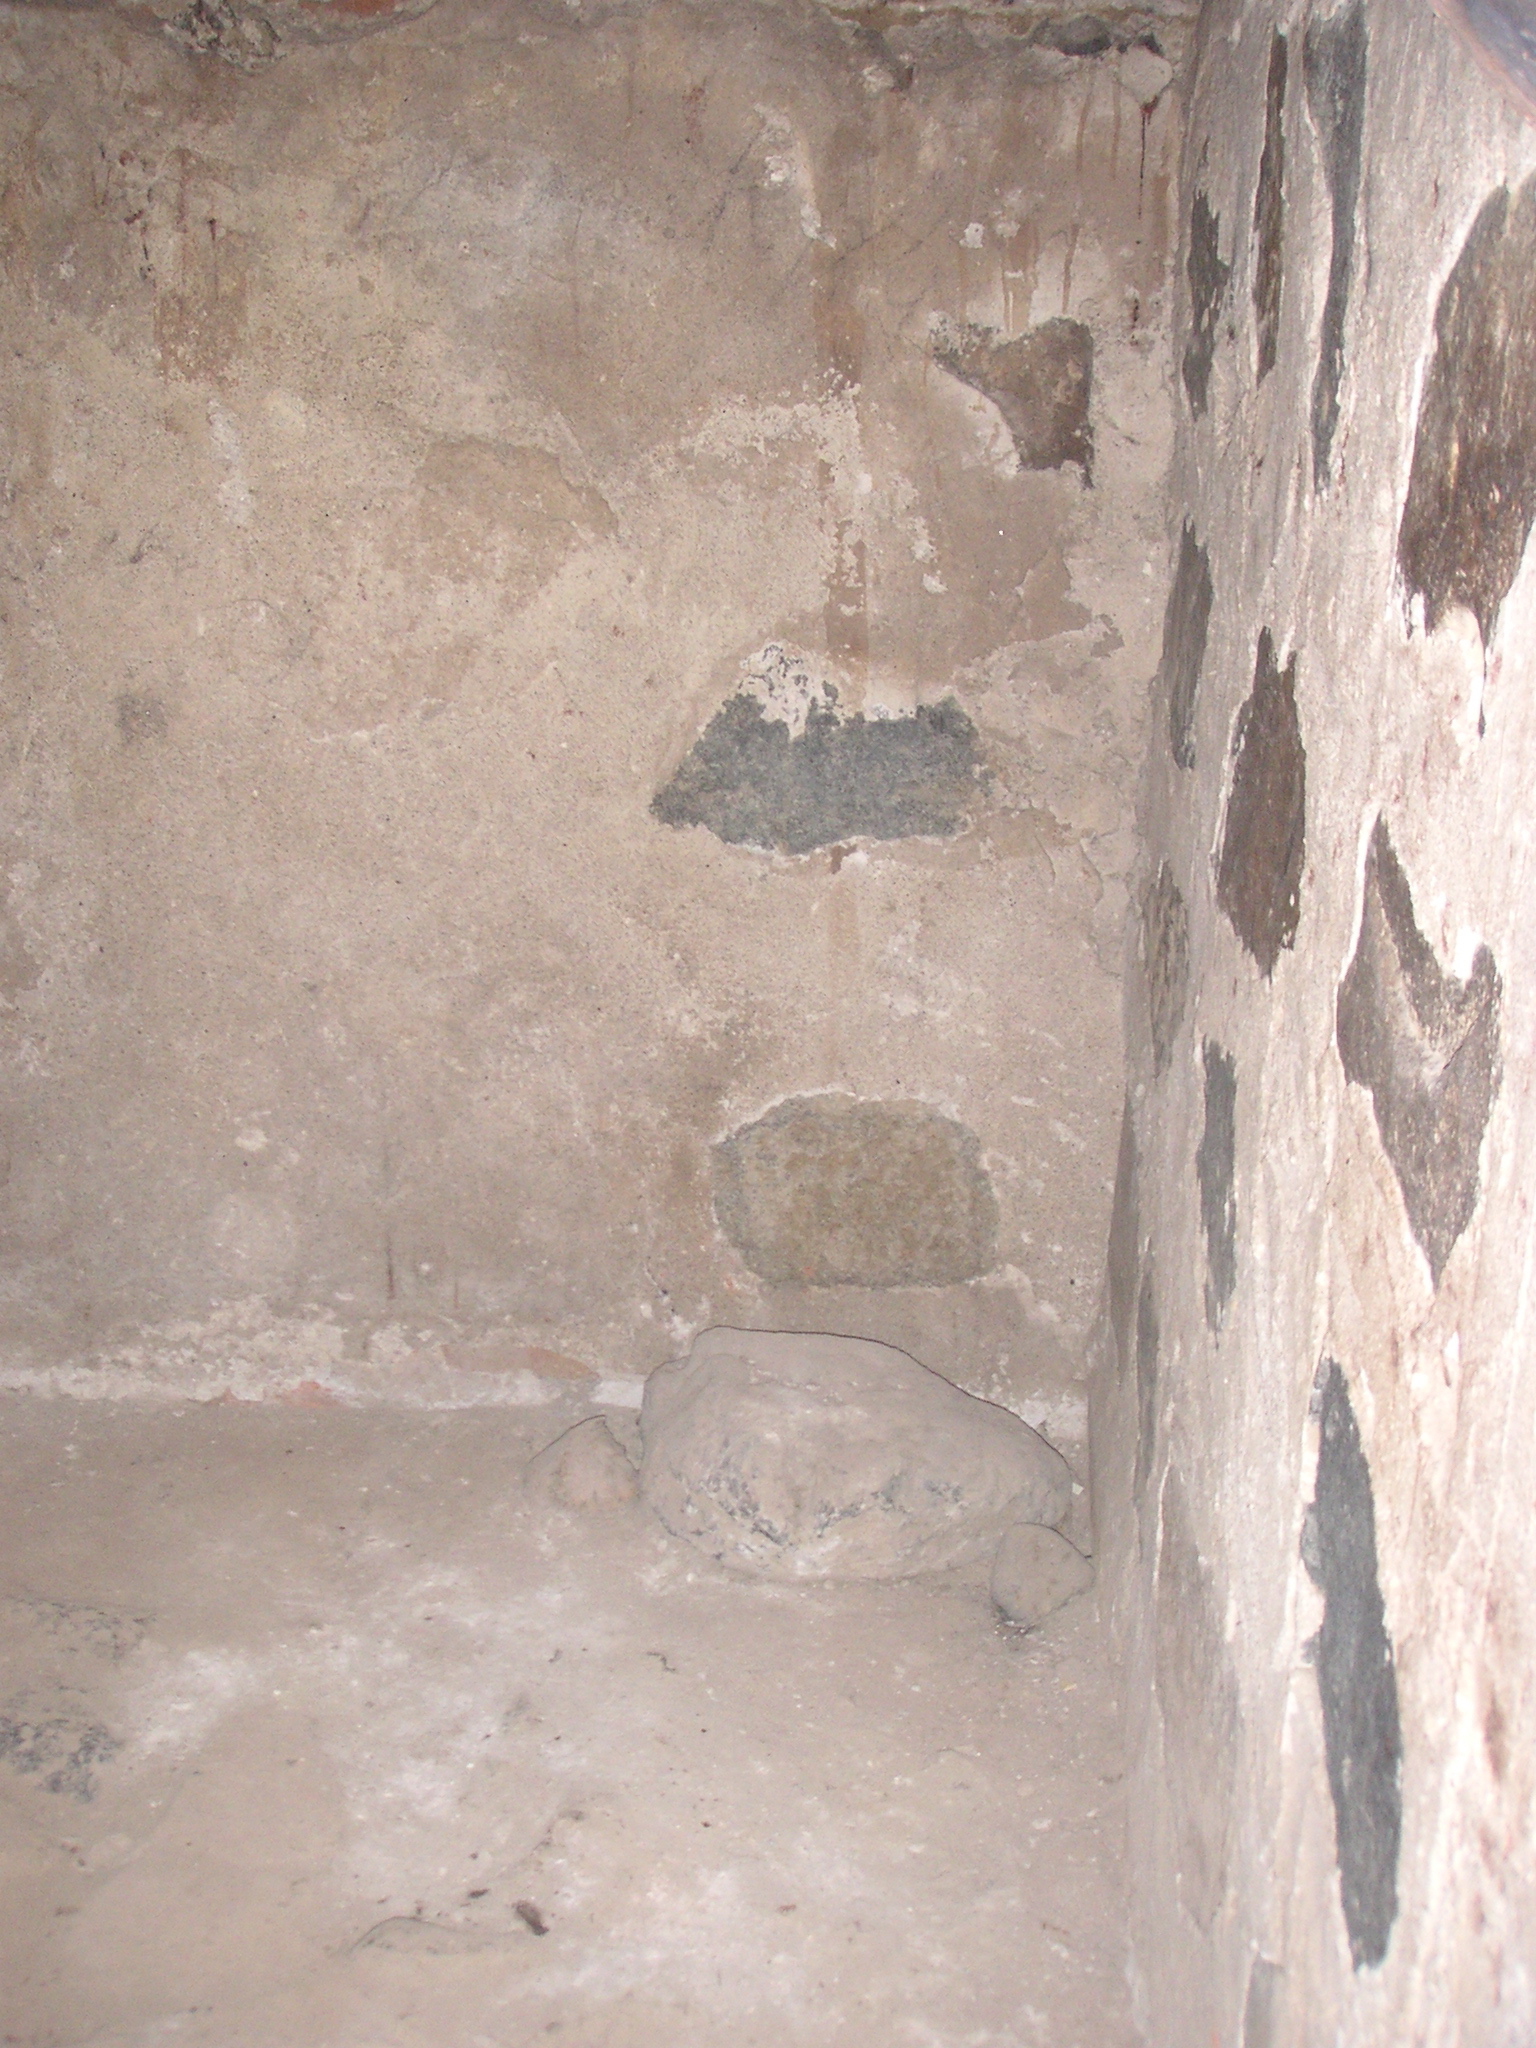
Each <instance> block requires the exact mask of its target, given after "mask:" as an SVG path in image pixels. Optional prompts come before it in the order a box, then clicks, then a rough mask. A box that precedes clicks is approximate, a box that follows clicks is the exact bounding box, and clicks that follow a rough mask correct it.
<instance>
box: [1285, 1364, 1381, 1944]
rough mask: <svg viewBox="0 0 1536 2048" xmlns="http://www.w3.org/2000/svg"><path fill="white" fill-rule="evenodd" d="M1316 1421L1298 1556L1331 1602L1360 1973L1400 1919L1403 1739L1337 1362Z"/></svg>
mask: <svg viewBox="0 0 1536 2048" xmlns="http://www.w3.org/2000/svg"><path fill="white" fill-rule="evenodd" d="M1312 1412H1313V1414H1314V1415H1315V1416H1316V1417H1317V1418H1318V1425H1319V1442H1318V1453H1317V1492H1316V1498H1315V1499H1314V1500H1313V1502H1312V1505H1311V1506H1310V1507H1309V1508H1308V1510H1307V1517H1306V1522H1305V1525H1304V1527H1303V1530H1302V1541H1301V1555H1302V1560H1303V1562H1304V1563H1305V1565H1306V1567H1307V1571H1308V1573H1309V1574H1310V1576H1311V1578H1312V1581H1313V1583H1314V1584H1315V1585H1317V1586H1319V1587H1321V1589H1322V1594H1323V1625H1322V1627H1321V1629H1320V1630H1319V1631H1318V1633H1317V1636H1316V1638H1315V1641H1314V1643H1313V1646H1312V1648H1313V1662H1314V1665H1315V1667H1316V1670H1317V1689H1318V1691H1319V1693H1320V1694H1321V1695H1322V1702H1323V1746H1324V1750H1325V1753H1326V1755H1327V1759H1328V1786H1329V1790H1330V1791H1331V1792H1332V1794H1333V1818H1334V1838H1335V1842H1336V1844H1337V1849H1338V1860H1339V1891H1340V1895H1341V1896H1342V1899H1343V1902H1344V1924H1345V1926H1346V1927H1347V1928H1348V1929H1349V1951H1350V1954H1351V1956H1352V1957H1353V1958H1354V1964H1355V1968H1356V1969H1357V1970H1358V1969H1362V1968H1363V1967H1364V1966H1365V1965H1366V1964H1368V1963H1379V1962H1380V1961H1381V1959H1382V1958H1383V1956H1385V1954H1386V1952H1387V1943H1388V1941H1389V1940H1390V1939H1391V1935H1392V1922H1393V1920H1394V1919H1395V1918H1396V1917H1397V1854H1398V1847H1399V1844H1400V1842H1401V1839H1402V1831H1403V1796H1402V1787H1401V1767H1402V1755H1403V1738H1402V1729H1401V1725H1400V1723H1399V1720H1398V1711H1397V1672H1396V1670H1395V1668H1394V1666H1393V1662H1392V1643H1391V1640H1390V1638H1389V1637H1388V1635H1387V1630H1386V1609H1385V1607H1384V1606H1383V1604H1382V1598H1381V1587H1380V1584H1379V1583H1378V1578H1377V1560H1376V1507H1375V1502H1374V1501H1373V1499H1372V1497H1371V1471H1370V1467H1369V1465H1367V1463H1366V1461H1365V1453H1364V1452H1363V1451H1362V1450H1361V1448H1360V1430H1359V1427H1358V1425H1357V1423H1356V1421H1355V1411H1354V1409H1353V1408H1352V1407H1351V1405H1350V1399H1349V1388H1348V1387H1347V1385H1346V1384H1345V1380H1344V1375H1343V1373H1342V1372H1341V1371H1340V1370H1339V1367H1338V1365H1337V1364H1336V1363H1335V1362H1334V1360H1333V1359H1331V1358H1325V1359H1324V1360H1323V1362H1322V1364H1321V1365H1320V1366H1319V1368H1318V1373H1317V1381H1316V1386H1315V1391H1314V1394H1313V1401H1312Z"/></svg>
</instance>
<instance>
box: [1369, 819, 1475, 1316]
mask: <svg viewBox="0 0 1536 2048" xmlns="http://www.w3.org/2000/svg"><path fill="white" fill-rule="evenodd" d="M1501 994H1502V987H1501V983H1500V980H1499V972H1498V968H1497V967H1496V966H1495V964H1494V958H1493V955H1492V953H1491V952H1489V950H1488V948H1487V947H1486V946H1479V947H1478V949H1477V953H1476V955H1475V956H1474V958H1473V961H1472V971H1471V974H1470V975H1469V976H1468V978H1467V979H1466V980H1465V981H1459V980H1457V979H1456V977H1455V976H1454V975H1450V974H1446V973H1445V972H1444V971H1443V970H1442V968H1441V966H1440V963H1439V961H1438V960H1437V959H1436V958H1435V954H1434V949H1433V948H1432V947H1431V945H1430V944H1429V941H1428V940H1427V939H1426V938H1425V937H1424V935H1423V934H1422V932H1420V930H1419V928H1418V924H1417V922H1416V921H1415V918H1414V914H1413V896H1412V893H1411V891H1410V890H1409V887H1408V879H1407V877H1406V876H1405V875H1404V873H1403V870H1402V866H1401V864H1400V863H1399V861H1398V858H1397V855H1396V853H1395V852H1394V851H1393V847H1392V841H1391V839H1390V837H1389V836H1388V833H1387V826H1386V820H1385V819H1384V818H1379V819H1378V820H1377V822H1376V829H1375V831H1374V832H1373V833H1372V835H1371V844H1370V849H1369V851H1368V853H1367V855H1366V863H1365V902H1364V906H1363V909H1362V912H1361V918H1360V938H1359V942H1358V944H1357V945H1356V947H1355V957H1354V959H1353V960H1352V961H1351V962H1350V965H1349V971H1348V973H1347V974H1346V975H1345V977H1344V980H1343V983H1342V984H1341V986H1340V988H1339V999H1338V1010H1337V1027H1338V1044H1339V1057H1340V1059H1341V1060H1342V1061H1343V1064H1344V1072H1345V1073H1346V1075H1347V1076H1348V1077H1349V1079H1350V1080H1351V1081H1355V1082H1358V1084H1359V1085H1360V1086H1361V1087H1362V1088H1369V1089H1370V1091H1371V1100H1372V1103H1373V1104H1374V1106H1375V1111H1376V1128H1377V1129H1378V1131H1380V1133H1381V1142H1382V1144H1383V1145H1384V1146H1385V1147H1386V1151H1387V1157H1388V1158H1389V1159H1390V1160H1391V1161H1392V1169H1393V1171H1394V1173H1395V1174H1396V1175H1397V1181H1398V1186H1399V1187H1400V1188H1401V1189H1402V1191H1403V1204H1404V1207H1405V1208H1406V1209H1407V1212H1408V1222H1409V1226H1410V1227H1411V1229H1412V1231H1413V1234H1414V1236H1415V1237H1416V1238H1417V1239H1418V1241H1419V1243H1420V1245H1422V1247H1423V1249H1424V1254H1425V1257H1426V1258H1427V1259H1428V1260H1429V1269H1430V1272H1431V1274H1432V1275H1433V1278H1434V1282H1435V1285H1436V1286H1437V1287H1438V1286H1439V1284H1440V1276H1441V1274H1442V1273H1443V1272H1444V1270H1445V1264H1446V1261H1447V1259H1449V1257H1450V1255H1451V1249H1452V1247H1453V1246H1454V1245H1455V1243H1456V1240H1457V1238H1459V1237H1460V1235H1461V1233H1462V1232H1463V1231H1464V1230H1465V1229H1466V1227H1467V1225H1468V1223H1469V1222H1470V1221H1471V1220H1472V1212H1473V1210H1474V1209H1475V1208H1476V1207H1477V1194H1478V1170H1477V1158H1478V1152H1479V1150H1480V1148H1481V1146H1482V1141H1483V1131H1484V1129H1485V1128H1486V1126H1487V1123H1488V1117H1489V1113H1490V1112H1491V1110H1492V1108H1493V1099H1494V1096H1495V1095H1496V1094H1497V1092H1498V1086H1499V1077H1500V1051H1499V1001H1500V996H1501Z"/></svg>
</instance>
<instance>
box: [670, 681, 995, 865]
mask: <svg viewBox="0 0 1536 2048" xmlns="http://www.w3.org/2000/svg"><path fill="white" fill-rule="evenodd" d="M978 772H979V770H978V762H977V757H976V728H975V726H974V725H973V724H972V723H971V721H970V719H969V718H968V717H967V716H966V714H965V712H964V711H963V710H962V709H961V707H960V705H959V704H958V703H957V702H956V701H955V699H954V698H953V697H946V698H945V699H944V701H943V703H942V704H934V705H926V704H924V705H919V706H918V708H917V710H916V711H915V712H913V713H912V715H911V716H910V717H906V718H865V717H864V716H863V715H862V714H859V715H857V716H855V717H852V718H842V717H840V716H839V715H838V711H837V704H836V694H835V692H831V691H829V692H828V695H827V700H826V701H824V702H822V703H818V704H813V705H812V706H811V707H810V709H809V710H808V711H807V712H806V715H805V727H804V730H803V731H802V732H799V733H793V732H791V730H790V727H789V726H788V725H787V724H786V723H785V722H784V721H783V720H782V719H779V718H774V717H770V716H768V715H767V714H766V713H765V712H764V709H763V705H762V703H761V701H760V700H759V698H758V697H756V696H754V695H753V694H751V693H750V692H749V691H746V690H741V691H738V692H737V694H736V695H735V696H733V697H731V698H729V699H728V700H727V701H726V702H725V703H724V704H723V705H722V706H721V707H720V709H719V710H718V711H717V712H716V713H715V715H714V717H713V718H712V719H711V720H710V722H709V724H708V725H707V726H706V727H705V728H704V730H703V732H702V733H700V735H699V737H698V738H697V739H696V740H695V741H694V743H693V746H692V748H691V749H690V750H689V752H688V754H687V755H686V756H685V757H684V759H683V761H682V762H681V763H680V764H679V766H678V769H677V772H676V773H675V774H674V775H673V777H672V779H671V781H670V782H669V783H668V784H667V785H666V787H665V788H664V789H661V790H659V791H658V792H657V794H656V796H655V797H654V798H653V799H652V801H651V811H652V814H653V816H655V817H657V818H659V819H660V820H661V822H662V824H664V825H704V826H707V827H708V829H709V830H710V831H711V832H713V833H714V834H715V836H716V838H718V839H723V840H724V841H725V842H726V844H727V845H728V846H759V847H764V848H768V847H772V848H775V849H776V850H777V851H779V852H780V853H809V852H811V851H812V850H813V848H815V847H818V846H835V845H837V844H838V843H839V841H842V840H847V839H908V838H914V837H922V838H933V839H948V838H952V837H953V836H954V835H955V833H957V832H959V831H960V830H962V828H963V827H964V825H965V822H966V816H967V810H968V807H969V806H970V805H971V804H972V803H973V802H974V801H975V798H976V795H977V787H978Z"/></svg>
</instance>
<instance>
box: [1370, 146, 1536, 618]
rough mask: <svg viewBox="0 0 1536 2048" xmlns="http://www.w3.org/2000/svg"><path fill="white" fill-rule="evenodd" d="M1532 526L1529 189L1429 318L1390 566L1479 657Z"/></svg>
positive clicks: (1534, 411) (1535, 438)
mask: <svg viewBox="0 0 1536 2048" xmlns="http://www.w3.org/2000/svg"><path fill="white" fill-rule="evenodd" d="M1533 518H1536V181H1532V182H1530V183H1528V184H1526V185H1523V186H1522V187H1521V189H1520V191H1519V192H1518V193H1516V194H1515V195H1514V196H1513V197H1512V196H1511V195H1510V193H1509V192H1508V191H1507V190H1506V189H1502V188H1501V189H1500V190H1499V191H1497V192H1495V193H1494V195H1493V197H1492V198H1491V199H1489V200H1488V201H1487V202H1486V204H1485V205H1484V206H1483V208H1482V211H1481V212H1480V213H1479V214H1478V216H1477V219H1476V220H1475V221H1474V222H1473V225H1472V231H1471V233H1470V234H1469V235H1468V236H1467V240H1466V245H1465V247H1464V248H1463V249H1462V252H1461V254H1460V255H1459V256H1458V257H1457V259H1456V266H1455V268H1454V269H1453V270H1452V272H1451V274H1450V276H1449V277H1448V278H1447V279H1446V282H1445V288H1444V290H1443V291H1442V292H1441V294H1440V302H1439V304H1438V306H1437V307H1436V308H1435V353H1434V357H1433V359H1432V360H1431V362H1430V365H1429V369H1428V371H1427V373H1426V375H1425V379H1424V397H1423V401H1422V403H1421V405H1420V407H1419V424H1418V432H1417V434H1416V435H1415V437H1414V444H1413V468H1412V471H1411V473H1410V476H1409V480H1408V497H1407V501H1406V503H1405V504H1404V506H1403V522H1402V526H1401V528H1400V529H1399V532H1398V539H1397V559H1398V565H1399V567H1400V568H1401V570H1402V574H1403V581H1404V583H1405V584H1406V586H1407V588H1408V591H1409V593H1410V594H1413V593H1415V592H1419V593H1422V595H1423V598H1424V621H1425V624H1426V625H1427V626H1428V627H1429V629H1430V631H1431V632H1432V631H1433V630H1434V628H1435V627H1436V626H1437V625H1438V624H1439V622H1440V620H1441V619H1442V618H1443V617H1444V616H1445V614H1446V612H1447V611H1449V610H1450V608H1451V607H1452V606H1453V605H1465V606H1466V607H1467V609H1468V610H1469V611H1470V612H1471V613H1472V614H1473V616H1474V617H1475V618H1476V620H1477V623H1478V628H1479V630H1480V631H1481V633H1482V636H1483V644H1484V645H1485V646H1486V645H1487V643H1488V641H1489V640H1490V639H1491V637H1492V634H1493V628H1494V624H1495V622H1496V620H1497V618H1498V615H1499V607H1500V606H1501V605H1502V604H1503V602H1504V599H1505V598H1506V597H1507V596H1508V594H1509V587H1510V585H1511V584H1512V583H1513V582H1514V580H1515V575H1516V572H1517V571H1518V570H1519V567H1520V561H1521V557H1522V556H1523V555H1524V553H1525V545H1526V541H1527V540H1528V539H1529V537H1530V531H1531V523H1532V520H1533Z"/></svg>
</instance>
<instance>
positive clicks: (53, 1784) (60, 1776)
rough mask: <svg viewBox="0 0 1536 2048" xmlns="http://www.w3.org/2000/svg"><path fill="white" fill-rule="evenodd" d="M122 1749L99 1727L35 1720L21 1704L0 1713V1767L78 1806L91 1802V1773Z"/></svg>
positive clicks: (54, 1718) (67, 1719)
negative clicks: (3, 1765) (36, 1781)
mask: <svg viewBox="0 0 1536 2048" xmlns="http://www.w3.org/2000/svg"><path fill="white" fill-rule="evenodd" d="M121 1748H122V1744H121V1743H120V1742H119V1741H118V1739H117V1737H116V1736H115V1735H113V1734H111V1733H110V1732H109V1731H108V1730H107V1729H106V1728H104V1727H103V1726H102V1725H101V1723H100V1722H99V1721H83V1720H79V1719H77V1718H75V1717H74V1716H72V1715H69V1714H58V1713H53V1714H47V1713H44V1714H34V1713H32V1712H31V1711H30V1710H29V1708H28V1706H27V1704H26V1703H25V1702H13V1710H12V1711H10V1712H7V1713H0V1761H3V1762H5V1763H7V1764H9V1765H10V1767H11V1769H12V1770H13V1771H16V1772H18V1773H19V1774H20V1775H21V1776H22V1777H40V1778H41V1779H42V1782H43V1788H44V1790H45V1791H48V1792H56V1793H67V1794H68V1795H69V1796H70V1797H71V1798H74V1799H78V1800H81V1801H82V1802H85V1801H89V1800H91V1799H94V1798H95V1796H96V1778H95V1768H96V1766H97V1764H103V1763H107V1762H109V1761H110V1760H111V1758H112V1757H114V1756H115V1755H116V1754H117V1752H118V1750H120V1749H121Z"/></svg>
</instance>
